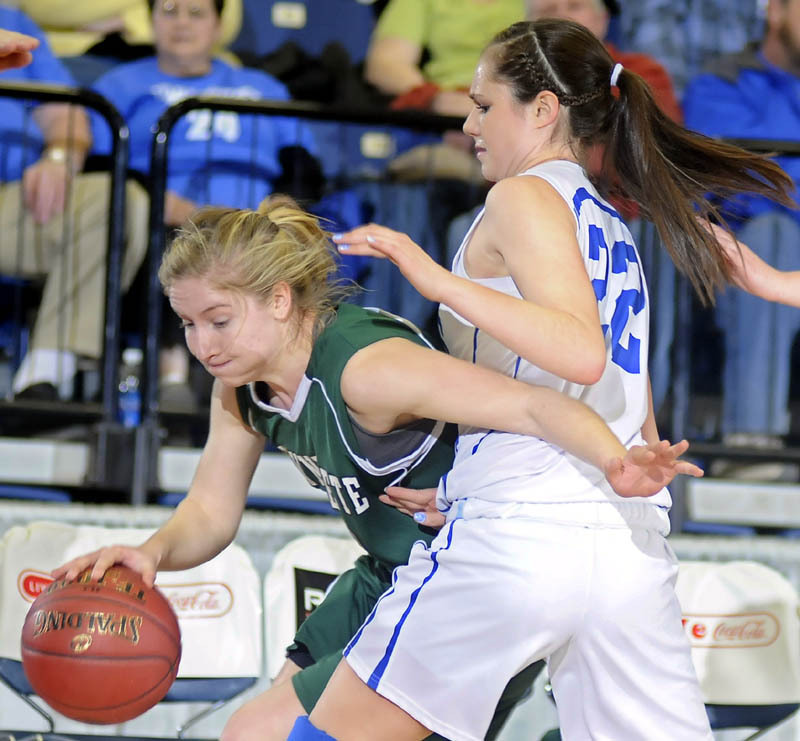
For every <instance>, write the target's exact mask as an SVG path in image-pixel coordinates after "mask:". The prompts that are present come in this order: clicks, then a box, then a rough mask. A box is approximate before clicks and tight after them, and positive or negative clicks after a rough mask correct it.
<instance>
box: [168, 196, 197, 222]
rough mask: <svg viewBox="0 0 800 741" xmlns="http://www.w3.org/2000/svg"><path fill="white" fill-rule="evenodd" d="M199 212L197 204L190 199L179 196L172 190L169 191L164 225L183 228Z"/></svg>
mask: <svg viewBox="0 0 800 741" xmlns="http://www.w3.org/2000/svg"><path fill="white" fill-rule="evenodd" d="M196 210H197V204H196V203H195V202H194V201H190V200H189V199H188V198H183V197H182V196H179V195H178V194H177V193H175V192H174V191H172V190H168V191H167V195H166V197H165V199H164V223H165V224H166V225H167V226H181V225H183V224H184V223H185V222H186V220H187V219H188V218H189V217H190V216H191V215H192V214H193V213H194V212H195V211H196Z"/></svg>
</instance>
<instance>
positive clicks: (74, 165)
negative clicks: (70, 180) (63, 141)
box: [41, 145, 81, 175]
mask: <svg viewBox="0 0 800 741" xmlns="http://www.w3.org/2000/svg"><path fill="white" fill-rule="evenodd" d="M41 158H42V159H43V160H48V161H50V162H63V163H64V164H65V165H68V166H69V171H70V174H72V175H75V174H76V173H77V172H78V171H79V170H80V169H81V166H80V160H79V158H78V157H77V155H75V154H74V153H70V151H69V149H67V148H66V147H63V146H59V145H54V146H51V147H45V150H44V152H42V157H41Z"/></svg>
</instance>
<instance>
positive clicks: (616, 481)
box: [603, 440, 703, 497]
mask: <svg viewBox="0 0 800 741" xmlns="http://www.w3.org/2000/svg"><path fill="white" fill-rule="evenodd" d="M688 447H689V443H688V442H686V440H681V441H680V442H679V443H675V445H672V444H670V442H669V440H659V441H658V442H657V443H652V444H650V445H634V446H633V447H631V448H630V449H629V450H628V452H627V453H626V455H625V457H624V458H612V459H611V460H609V461H608V462H607V463H606V465H605V467H604V471H603V472H604V473H605V475H606V478H607V479H608V482H609V483H610V484H611V487H612V488H613V489H614V491H615V492H617V494H619V495H620V496H621V497H649V496H652V495H653V494H657V493H658V492H660V491H661V490H662V489H663V488H664V487H665V486H667V485H668V484H669V483H670V482H671V481H672V480H673V479H674V478H675V477H676V476H677V475H678V474H686V475H688V476H697V477H699V476H702V475H703V469H701V468H699V467H698V466H696V465H694V463H690V462H689V461H683V460H680V458H679V457H680V456H681V455H682V454H683V453H685V452H686V450H687V449H688Z"/></svg>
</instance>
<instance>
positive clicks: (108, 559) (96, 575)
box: [50, 545, 157, 587]
mask: <svg viewBox="0 0 800 741" xmlns="http://www.w3.org/2000/svg"><path fill="white" fill-rule="evenodd" d="M114 564H122V565H123V566H127V567H128V568H129V569H133V571H136V572H138V573H139V574H141V575H142V581H144V583H145V584H147V586H148V587H152V586H153V584H154V583H155V578H156V568H157V564H156V562H155V560H154V559H153V557H152V556H151V555H149V554H148V553H147V552H145V551H143V550H142V549H140V548H134V547H132V546H127V545H113V546H105V547H104V548H100V549H98V550H96V551H93V552H92V553H87V554H85V555H83V556H78V557H77V558H73V559H72V560H71V561H67V563H65V564H63V565H61V566H59V567H58V568H55V569H53V571H52V572H50V573H51V575H52V576H53V578H55V579H66V580H67V581H72V580H74V579H77V578H78V575H79V574H81V573H82V572H83V571H85V570H86V569H91V570H92V573H91V575H90V579H91V580H92V581H97V580H98V579H100V578H101V577H102V576H103V574H105V573H106V571H107V570H108V569H110V568H111V567H112V566H114Z"/></svg>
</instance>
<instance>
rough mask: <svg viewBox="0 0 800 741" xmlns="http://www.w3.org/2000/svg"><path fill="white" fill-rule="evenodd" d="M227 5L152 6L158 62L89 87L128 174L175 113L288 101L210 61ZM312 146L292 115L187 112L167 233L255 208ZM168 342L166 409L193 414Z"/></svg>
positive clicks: (182, 365) (177, 132) (170, 169)
mask: <svg viewBox="0 0 800 741" xmlns="http://www.w3.org/2000/svg"><path fill="white" fill-rule="evenodd" d="M222 8H223V0H151V2H150V10H151V19H152V24H153V37H154V40H155V49H156V53H155V56H151V57H146V58H144V59H140V60H137V61H134V62H129V63H126V64H121V65H118V66H116V67H114V68H113V69H112V70H110V71H109V72H107V73H106V74H104V75H102V76H101V77H100V78H98V79H97V80H96V81H95V83H94V84H93V86H92V87H93V88H94V89H95V90H96V91H97V92H98V93H100V94H101V95H103V96H104V97H106V98H107V99H108V100H110V101H111V102H112V103H113V104H114V105H115V106H116V107H117V109H118V110H119V112H120V113H121V114H122V116H123V118H125V120H126V122H127V123H128V127H129V128H130V132H131V138H130V169H131V170H133V171H134V172H136V173H138V174H139V175H141V176H142V177H143V178H145V179H146V178H148V177H149V175H150V156H151V147H152V142H153V131H154V129H155V126H156V123H157V122H158V119H159V117H160V116H161V114H162V113H164V111H165V110H166V109H167V108H168V107H169V106H171V105H173V104H175V103H178V102H179V101H181V100H184V99H185V98H188V97H193V96H198V95H213V96H215V97H223V98H231V99H236V100H260V99H264V100H270V99H271V100H278V101H285V100H288V99H289V93H288V91H287V89H286V87H285V86H284V85H283V84H282V83H281V82H279V81H278V80H276V79H275V78H273V77H271V76H269V75H267V74H266V73H265V72H262V71H260V70H256V69H251V68H246V67H235V66H233V65H231V64H229V63H227V62H225V61H223V60H221V59H219V58H216V57H215V56H214V52H213V50H214V48H215V47H216V44H217V41H218V38H219V35H220V31H221V14H222ZM92 123H93V134H94V138H95V151H96V152H97V153H98V154H105V153H107V152H108V150H109V147H110V141H109V138H108V137H109V132H108V127H107V126H106V125H105V124H104V123H102V122H100V121H98V120H96V119H93V122H92ZM314 149H315V147H314V143H313V139H312V136H311V133H310V130H309V129H308V127H307V126H306V125H305V124H304V123H303V122H301V121H299V120H297V119H295V118H289V117H278V116H275V117H273V116H270V117H266V116H255V115H243V114H239V113H234V112H228V111H218V112H213V113H212V112H211V111H209V110H193V111H190V112H189V113H187V114H186V115H185V116H183V117H181V118H180V119H179V120H178V122H177V123H176V125H175V127H174V128H173V129H172V131H171V133H170V137H169V145H168V156H167V192H166V197H165V203H164V220H165V226H166V227H177V226H180V225H181V224H182V223H183V222H184V221H185V220H186V219H187V217H188V216H189V215H190V214H191V213H192V212H193V211H194V210H195V209H196V208H197V207H199V206H205V205H214V206H234V207H236V208H253V209H255V208H257V207H258V204H259V203H260V202H261V201H262V200H263V199H264V198H265V197H266V196H267V195H269V194H270V193H272V192H273V191H274V190H275V184H276V182H278V181H279V179H280V178H281V176H282V175H283V173H284V167H283V163H282V158H284V155H285V153H286V152H297V151H300V152H305V153H308V152H312V153H313V151H314ZM162 343H163V345H164V348H163V349H162V352H161V376H160V380H161V386H162V403H164V404H168V403H170V402H173V403H174V405H176V406H180V407H181V408H183V409H187V408H191V407H192V406H193V404H194V400H193V399H192V398H191V396H190V394H189V393H188V391H187V389H188V386H187V380H188V366H189V357H188V354H187V353H186V352H185V348H184V343H183V337H182V335H180V336H179V334H178V333H177V331H173V332H170V330H169V327H166V328H165V335H164V336H163V338H162Z"/></svg>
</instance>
